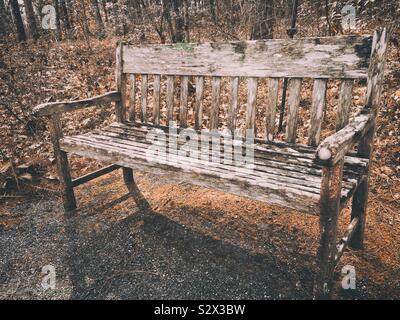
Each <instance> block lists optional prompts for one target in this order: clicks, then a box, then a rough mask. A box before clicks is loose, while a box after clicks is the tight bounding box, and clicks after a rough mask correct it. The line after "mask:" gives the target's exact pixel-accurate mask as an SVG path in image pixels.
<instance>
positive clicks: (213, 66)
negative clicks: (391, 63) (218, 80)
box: [123, 36, 372, 78]
mask: <svg viewBox="0 0 400 320" xmlns="http://www.w3.org/2000/svg"><path fill="white" fill-rule="evenodd" d="M371 41H372V37H369V36H368V37H367V36H341V37H319V38H303V39H276V40H250V41H236V42H228V43H203V44H196V43H186V44H180V43H179V44H167V45H166V44H164V45H149V44H147V45H140V46H132V45H126V46H125V50H124V51H125V53H124V63H123V71H124V72H125V73H147V74H175V75H189V76H191V75H193V76H197V75H203V76H212V77H214V76H219V77H235V76H236V77H271V78H275V77H277V78H279V77H287V78H305V77H310V78H363V77H365V76H366V75H367V65H368V64H367V62H368V59H369V54H370V50H369V49H370V46H371Z"/></svg>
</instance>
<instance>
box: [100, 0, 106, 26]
mask: <svg viewBox="0 0 400 320" xmlns="http://www.w3.org/2000/svg"><path fill="white" fill-rule="evenodd" d="M101 7H102V9H103V12H104V21H105V22H106V23H108V13H107V6H106V0H101Z"/></svg>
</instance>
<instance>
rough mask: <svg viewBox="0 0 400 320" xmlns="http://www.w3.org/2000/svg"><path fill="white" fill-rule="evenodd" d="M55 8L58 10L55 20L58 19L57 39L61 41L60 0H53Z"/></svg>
mask: <svg viewBox="0 0 400 320" xmlns="http://www.w3.org/2000/svg"><path fill="white" fill-rule="evenodd" d="M53 5H54V9H55V12H56V16H55V20H56V30H55V33H56V40H57V41H61V24H60V6H59V2H58V0H53Z"/></svg>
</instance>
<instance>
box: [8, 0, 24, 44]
mask: <svg viewBox="0 0 400 320" xmlns="http://www.w3.org/2000/svg"><path fill="white" fill-rule="evenodd" d="M10 4H11V10H12V14H13V17H14V22H15V26H16V27H17V40H18V41H20V42H21V41H25V40H26V33H25V28H24V23H23V22H22V17H21V11H20V10H19V4H18V0H10Z"/></svg>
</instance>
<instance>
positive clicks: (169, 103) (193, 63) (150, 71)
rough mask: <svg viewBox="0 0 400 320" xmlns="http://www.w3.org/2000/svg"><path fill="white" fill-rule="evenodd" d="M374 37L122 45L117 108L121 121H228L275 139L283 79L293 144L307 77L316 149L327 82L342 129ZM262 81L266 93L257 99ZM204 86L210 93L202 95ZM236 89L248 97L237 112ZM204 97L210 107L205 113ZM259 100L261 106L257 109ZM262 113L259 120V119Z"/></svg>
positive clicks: (197, 124)
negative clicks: (334, 84) (333, 85)
mask: <svg viewBox="0 0 400 320" xmlns="http://www.w3.org/2000/svg"><path fill="white" fill-rule="evenodd" d="M372 42H373V39H372V36H340V37H323V38H306V39H296V40H258V41H241V42H229V43H204V44H192V43H189V44H169V45H140V46H133V45H126V44H122V43H120V44H119V45H118V47H117V72H116V73H117V86H118V90H120V91H121V92H122V96H123V99H122V101H121V103H120V105H119V108H117V111H118V112H117V116H118V120H119V121H125V120H126V119H128V120H129V121H141V122H143V123H153V124H155V125H160V123H162V124H168V123H169V122H170V121H171V120H173V121H176V123H177V124H178V126H180V127H190V126H193V127H194V128H195V129H197V130H198V129H202V128H204V127H207V128H208V129H221V128H222V127H223V126H225V127H227V128H228V129H229V130H231V131H233V130H234V129H236V128H237V126H238V122H239V124H240V125H241V126H242V127H245V129H250V130H254V131H256V132H257V133H258V134H259V136H260V135H262V137H263V138H265V139H268V140H273V139H274V136H275V135H276V120H277V119H276V118H277V108H278V95H279V94H278V93H279V91H280V90H279V88H281V87H282V79H283V78H289V87H288V99H287V112H286V114H287V118H286V135H285V139H286V141H287V142H290V143H294V142H296V136H297V123H298V111H299V104H300V100H301V87H302V79H304V78H308V79H311V80H312V82H313V90H312V97H311V100H312V102H311V109H310V124H309V128H308V144H309V145H313V146H315V145H317V144H318V143H319V140H320V132H321V124H322V120H323V113H324V109H325V104H326V90H327V81H328V80H329V79H337V80H340V81H341V85H340V89H339V97H338V108H337V112H338V115H337V129H340V128H342V127H343V126H344V125H346V124H347V122H348V119H349V114H350V109H351V105H352V85H353V82H354V80H355V79H363V78H367V75H368V65H369V59H370V55H371V47H372ZM221 79H223V83H225V84H226V83H227V82H228V83H229V84H230V85H229V89H228V90H229V99H224V101H223V103H224V104H225V107H226V108H225V109H226V110H225V109H224V110H221V108H220V105H221ZM261 82H262V83H265V84H266V86H265V87H266V88H267V89H268V90H267V93H266V94H265V95H263V96H262V97H259V98H257V88H258V84H260V83H261ZM192 83H193V85H190V84H192ZM240 83H241V85H240ZM206 88H208V90H209V95H207V96H206V97H205V92H206ZM240 88H242V89H243V88H245V89H243V90H246V91H247V92H246V96H247V99H246V102H244V103H245V104H246V108H245V112H243V111H242V112H241V114H238V112H240V99H239V92H240ZM193 89H194V90H193ZM178 90H179V94H178V95H177V96H176V93H177V92H178ZM243 90H242V91H243ZM205 99H207V106H208V110H203V109H204V105H205V101H204V100H205ZM260 99H261V100H262V106H261V107H262V108H260V106H257V101H260ZM175 100H176V102H178V101H179V104H178V103H175ZM149 102H150V103H149ZM244 103H243V104H244ZM260 110H261V111H262V114H261V119H262V120H263V122H262V123H260V121H257V123H256V113H257V114H258V113H260ZM205 111H207V112H205ZM223 111H225V112H223Z"/></svg>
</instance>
